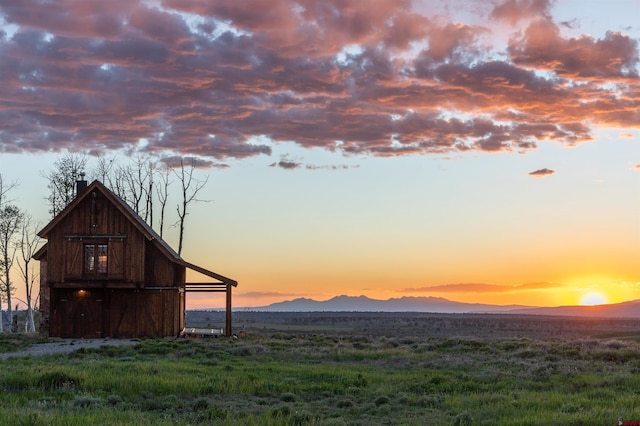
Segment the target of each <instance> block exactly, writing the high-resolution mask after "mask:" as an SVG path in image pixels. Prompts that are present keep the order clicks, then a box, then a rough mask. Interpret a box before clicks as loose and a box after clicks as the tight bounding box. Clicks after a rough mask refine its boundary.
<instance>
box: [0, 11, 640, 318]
mask: <svg viewBox="0 0 640 426" xmlns="http://www.w3.org/2000/svg"><path fill="white" fill-rule="evenodd" d="M371 4H372V3H371V2H366V1H342V0H340V1H337V0H335V1H334V0H326V1H311V0H300V1H289V0H273V1H267V2H265V1H246V2H245V1H242V2H238V1H230V2H216V1H204V0H184V1H183V0H162V1H158V2H140V1H124V0H114V1H109V2H89V3H86V4H85V3H84V2H77V1H71V0H55V1H49V2H45V3H42V2H39V1H35V0H24V1H12V2H8V3H7V2H3V3H1V4H0V75H1V76H2V85H0V174H1V175H2V177H3V178H4V179H5V181H6V182H13V181H17V182H18V184H19V186H18V188H17V189H16V190H15V191H13V193H12V194H10V195H11V196H10V197H9V199H11V200H12V202H14V203H16V204H17V205H18V206H19V207H20V208H22V209H25V210H27V211H29V212H31V213H32V214H33V215H34V219H35V220H36V221H38V222H39V223H40V224H45V223H47V221H48V220H49V219H50V217H49V215H48V208H49V206H48V205H47V202H46V197H47V195H48V192H47V182H46V180H45V179H43V178H42V175H43V172H46V171H48V170H50V168H51V166H52V164H53V162H54V161H55V160H56V159H57V158H59V157H60V156H61V155H62V154H63V153H65V152H76V153H85V154H87V155H88V156H89V159H90V160H89V165H88V170H87V174H88V176H89V177H94V175H92V172H93V169H94V168H95V166H96V163H97V161H98V159H99V158H102V159H108V160H109V161H113V164H116V165H120V164H126V163H127V162H128V161H130V158H132V157H135V156H136V155H138V156H143V157H144V158H145V159H146V160H147V161H153V162H155V163H156V164H157V166H158V168H159V167H160V166H161V165H163V164H169V165H171V164H176V161H177V160H178V159H179V158H180V157H187V158H196V159H197V160H198V161H199V165H200V168H199V169H198V170H197V177H198V178H200V179H205V178H206V177H207V176H208V177H209V180H208V183H207V185H206V187H205V189H204V190H203V191H202V193H200V194H198V198H199V199H200V200H202V202H199V203H194V204H193V205H192V209H191V210H190V211H189V213H188V216H187V219H186V221H187V222H186V234H185V247H184V251H183V252H182V256H183V257H184V258H185V260H187V261H188V262H191V263H194V264H197V265H201V266H202V267H204V268H207V269H209V270H214V271H217V272H219V273H220V274H223V275H225V276H228V277H233V278H234V279H236V280H237V281H238V282H239V285H238V287H237V289H234V292H235V293H234V306H236V307H243V308H244V307H256V306H263V305H268V304H270V303H273V302H277V301H282V300H288V299H295V298H299V297H309V298H314V299H317V300H326V299H329V298H331V297H333V296H336V295H340V294H346V295H352V296H358V295H367V296H369V297H372V298H379V299H386V298H392V297H393V298H397V297H403V296H416V297H417V296H433V297H442V298H446V299H450V300H455V301H461V302H469V303H492V304H502V305H507V304H519V305H536V306H560V305H580V304H582V305H593V304H599V303H618V302H622V301H627V300H633V299H640V262H639V259H640V143H639V141H640V78H639V75H640V66H639V65H640V59H639V58H640V44H639V43H640V25H639V24H638V22H637V17H638V16H640V2H635V1H624V0H617V1H611V2H609V1H607V2H605V1H602V2H600V1H582V0H558V1H550V0H535V1H534V0H495V1H491V2H486V1H472V0H469V1H465V0H455V1H449V0H440V1H438V0H434V1H420V0H416V1H405V0H381V1H376V2H375V7H372V6H371ZM178 199H179V191H178V190H177V189H176V188H174V192H173V193H171V194H170V197H169V202H168V204H167V209H166V211H167V215H168V216H167V225H166V228H165V234H164V235H163V237H164V238H165V239H166V240H167V242H168V243H169V244H171V245H172V246H173V247H177V241H178V238H177V233H178V231H177V229H176V227H175V226H172V225H173V224H174V223H175V222H176V216H175V214H176V204H177V202H178ZM157 206H158V204H156V208H158V207H157ZM157 218H158V215H157V214H156V218H155V219H154V220H156V223H153V224H152V225H153V226H154V228H157V227H158V223H157ZM16 279H19V277H16ZM197 279H200V278H197ZM16 287H17V288H18V290H17V295H18V297H19V298H24V296H22V295H21V294H22V293H24V289H23V288H22V287H23V286H22V285H21V284H17V285H16ZM21 292H22V293H21ZM188 304H189V307H219V306H223V304H224V301H221V300H220V299H218V298H216V296H213V297H212V296H210V295H197V296H196V295H194V296H191V295H190V296H189V300H188Z"/></svg>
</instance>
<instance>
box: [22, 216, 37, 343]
mask: <svg viewBox="0 0 640 426" xmlns="http://www.w3.org/2000/svg"><path fill="white" fill-rule="evenodd" d="M38 228H39V226H38V224H37V223H33V222H32V217H31V215H29V214H25V215H24V217H23V220H22V226H21V236H20V240H19V241H17V246H18V251H19V253H20V262H18V268H19V269H20V273H21V274H22V278H23V279H24V285H25V290H26V297H27V300H26V301H25V302H24V303H25V304H26V305H27V326H26V332H27V333H35V331H36V325H35V322H34V321H33V305H34V303H33V302H34V299H33V286H34V284H35V282H36V274H35V271H34V267H33V265H32V264H31V260H32V258H33V255H34V254H35V252H36V246H37V244H38V240H39V239H40V237H38Z"/></svg>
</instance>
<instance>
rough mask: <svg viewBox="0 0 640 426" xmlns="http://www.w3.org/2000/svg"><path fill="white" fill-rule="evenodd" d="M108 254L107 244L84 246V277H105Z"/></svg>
mask: <svg viewBox="0 0 640 426" xmlns="http://www.w3.org/2000/svg"><path fill="white" fill-rule="evenodd" d="M108 252H109V250H108V245H107V244H85V245H84V273H85V275H107V263H108V260H109V259H108V255H107V253H108Z"/></svg>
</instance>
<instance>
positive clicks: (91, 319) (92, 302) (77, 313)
mask: <svg viewBox="0 0 640 426" xmlns="http://www.w3.org/2000/svg"><path fill="white" fill-rule="evenodd" d="M56 293H57V294H56V297H55V302H54V303H55V307H54V306H53V304H52V316H51V322H52V324H51V327H50V330H51V334H52V335H53V336H59V337H76V338H84V339H96V338H99V337H103V330H102V329H103V324H102V316H103V314H102V312H103V305H104V303H103V299H102V290H58V291H57V292H56Z"/></svg>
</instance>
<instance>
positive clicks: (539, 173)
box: [529, 168, 555, 177]
mask: <svg viewBox="0 0 640 426" xmlns="http://www.w3.org/2000/svg"><path fill="white" fill-rule="evenodd" d="M554 173H555V171H554V170H551V169H546V168H545V169H539V170H536V171H533V172H531V173H529V176H533V177H544V176H549V175H552V174H554Z"/></svg>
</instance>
